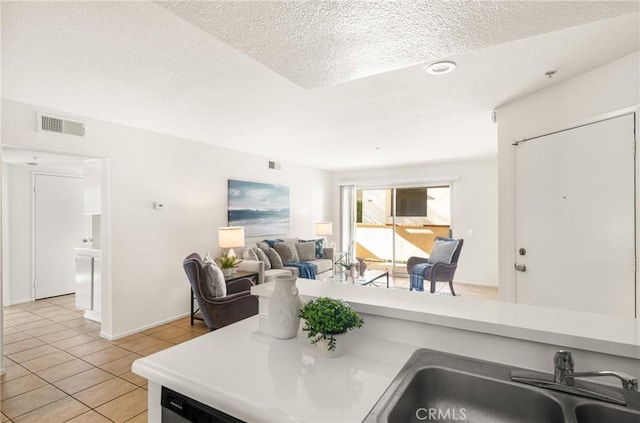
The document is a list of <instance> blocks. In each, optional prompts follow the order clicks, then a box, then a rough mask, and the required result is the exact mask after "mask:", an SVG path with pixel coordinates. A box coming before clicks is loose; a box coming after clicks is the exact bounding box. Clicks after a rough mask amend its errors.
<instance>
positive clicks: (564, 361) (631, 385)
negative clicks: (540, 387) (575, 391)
mask: <svg viewBox="0 0 640 423" xmlns="http://www.w3.org/2000/svg"><path fill="white" fill-rule="evenodd" d="M553 364H554V372H553V380H554V382H555V383H559V384H562V385H568V386H574V385H575V378H577V377H596V376H613V377H617V378H618V379H620V381H622V387H623V388H624V389H626V390H629V391H637V390H638V379H635V378H634V377H632V376H629V375H628V374H626V373H622V372H614V371H611V370H600V371H593V372H578V373H576V372H574V371H573V366H574V361H573V357H572V356H571V351H565V350H559V351H558V352H557V353H556V355H555V356H554V357H553Z"/></svg>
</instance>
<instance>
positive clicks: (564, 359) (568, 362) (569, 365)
mask: <svg viewBox="0 0 640 423" xmlns="http://www.w3.org/2000/svg"><path fill="white" fill-rule="evenodd" d="M553 365H554V367H555V368H556V369H558V370H563V371H566V372H573V366H574V361H573V357H572V356H571V351H566V350H558V352H556V354H555V355H554V356H553Z"/></svg>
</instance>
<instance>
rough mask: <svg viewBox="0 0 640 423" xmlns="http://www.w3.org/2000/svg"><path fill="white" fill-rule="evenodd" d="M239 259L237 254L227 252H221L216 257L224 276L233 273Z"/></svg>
mask: <svg viewBox="0 0 640 423" xmlns="http://www.w3.org/2000/svg"><path fill="white" fill-rule="evenodd" d="M241 261H242V260H240V259H238V257H237V256H230V255H229V254H228V253H223V254H222V256H220V257H218V263H219V264H220V268H221V269H222V274H223V275H224V276H225V277H227V276H231V275H233V273H234V272H235V270H236V267H238V265H239V264H240V262H241Z"/></svg>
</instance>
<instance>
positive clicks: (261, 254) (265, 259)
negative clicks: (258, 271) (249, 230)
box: [253, 248, 271, 270]
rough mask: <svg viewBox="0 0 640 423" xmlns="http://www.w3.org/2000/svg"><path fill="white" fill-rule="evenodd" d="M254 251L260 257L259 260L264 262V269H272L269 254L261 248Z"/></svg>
mask: <svg viewBox="0 0 640 423" xmlns="http://www.w3.org/2000/svg"><path fill="white" fill-rule="evenodd" d="M253 252H254V253H255V254H256V256H257V257H258V260H260V261H261V262H263V263H264V270H271V261H269V257H267V254H266V253H265V252H264V251H262V250H261V249H260V248H254V249H253Z"/></svg>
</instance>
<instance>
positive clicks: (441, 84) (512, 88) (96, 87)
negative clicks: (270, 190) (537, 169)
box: [2, 1, 640, 170]
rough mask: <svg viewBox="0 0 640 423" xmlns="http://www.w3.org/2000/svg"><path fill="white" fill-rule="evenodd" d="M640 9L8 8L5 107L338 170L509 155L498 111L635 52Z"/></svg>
mask: <svg viewBox="0 0 640 423" xmlns="http://www.w3.org/2000/svg"><path fill="white" fill-rule="evenodd" d="M638 5H639V3H638V2H609V1H603V2H582V1H579V2H573V3H571V4H567V3H565V2H499V3H496V2H393V3H387V2H374V3H370V2H367V3H363V2H330V1H325V2H286V3H284V2H172V3H162V4H158V3H154V2H2V59H3V60H2V83H3V96H4V97H6V98H8V99H12V100H17V101H22V102H26V103H31V104H36V105H38V106H41V107H42V108H47V109H52V110H55V111H59V112H61V113H68V114H72V115H77V116H87V117H94V118H99V119H104V120H108V121H112V122H117V123H121V124H125V125H129V126H134V127H138V128H142V129H148V130H153V131H158V132H162V133H167V134H171V135H175V136H179V137H183V138H187V139H192V140H197V141H202V142H207V143H210V144H214V145H221V146H225V147H228V148H233V149H238V150H242V151H250V152H253V153H257V154H261V155H264V156H266V157H268V158H270V159H275V160H280V161H283V162H297V163H300V164H304V165H310V166H314V167H320V168H325V169H333V170H339V169H347V168H358V167H360V168H362V167H380V166H395V165H402V164H411V163H421V162H429V161H443V160H459V159H472V158H484V157H495V155H496V126H495V125H494V124H493V123H492V122H491V119H490V112H491V110H492V109H493V108H496V107H497V106H499V105H501V104H504V103H506V102H508V101H510V100H513V99H515V98H518V97H521V96H523V95H526V94H528V93H531V92H533V91H536V90H538V89H541V88H545V87H547V86H550V85H552V84H555V83H557V82H559V81H563V80H566V79H568V78H571V77H573V76H575V75H578V74H580V73H583V72H585V71H587V70H590V69H593V68H595V67H598V66H601V65H604V64H606V63H608V62H611V61H613V60H615V59H618V58H620V57H623V56H625V55H628V54H630V53H633V52H635V51H637V50H638V48H639V41H640V29H639V25H640V24H639V13H638V10H639V8H638ZM391 6H393V7H391ZM562 28H564V29H562ZM536 34H537V35H536ZM445 58H446V59H452V60H454V61H455V62H457V64H458V68H457V69H456V71H455V72H453V73H451V74H448V75H443V76H438V77H434V76H431V75H427V74H426V73H425V72H424V70H423V69H422V65H423V64H424V63H426V62H430V61H433V60H436V59H438V60H439V59H445ZM551 69H556V70H558V74H557V76H556V77H555V78H553V79H548V78H546V77H545V76H544V73H545V72H546V71H548V70H551ZM365 76H367V77H365ZM312 87H313V88H312ZM3 143H5V144H8V145H11V140H6V139H4V140H3Z"/></svg>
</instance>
